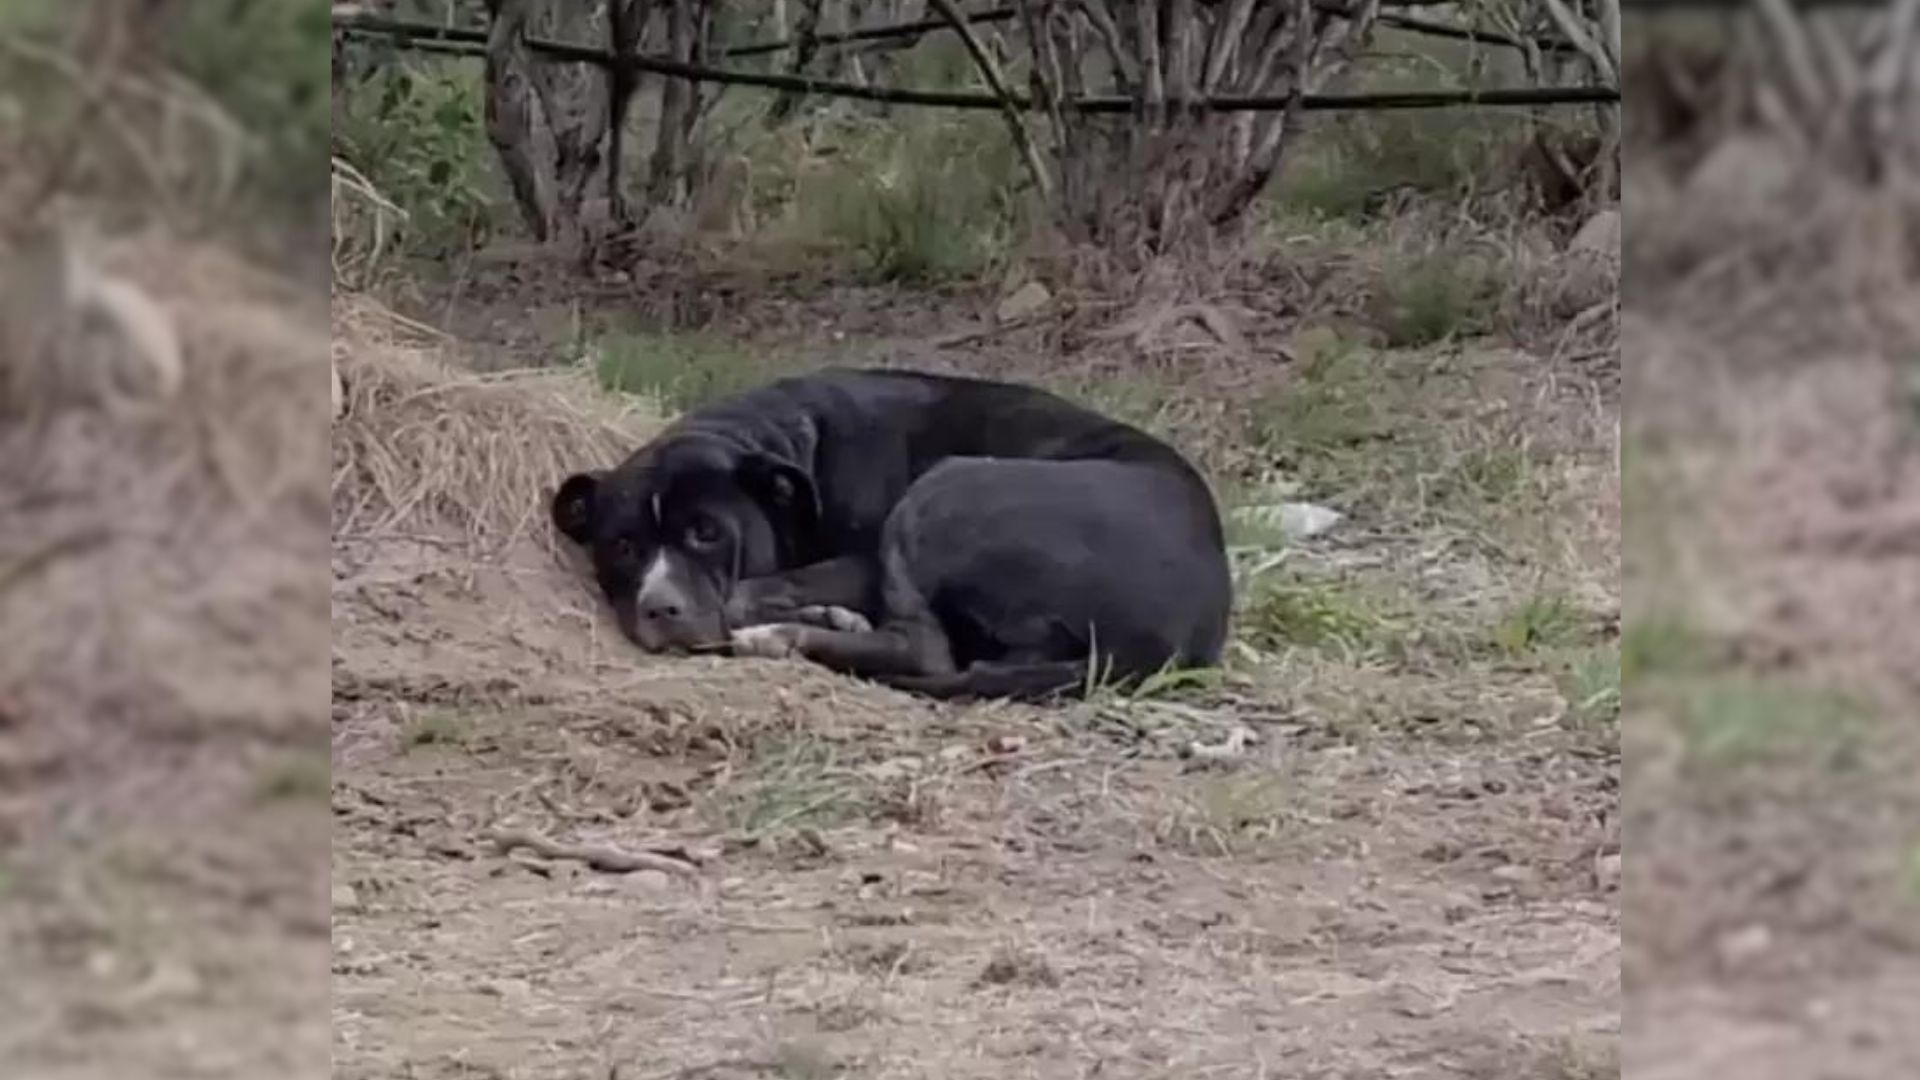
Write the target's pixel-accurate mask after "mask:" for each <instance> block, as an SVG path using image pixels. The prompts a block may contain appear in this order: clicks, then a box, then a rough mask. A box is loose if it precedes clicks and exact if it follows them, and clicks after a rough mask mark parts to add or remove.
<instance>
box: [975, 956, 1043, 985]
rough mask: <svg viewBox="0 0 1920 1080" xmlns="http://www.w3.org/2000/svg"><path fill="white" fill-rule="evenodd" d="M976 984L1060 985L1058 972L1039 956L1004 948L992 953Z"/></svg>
mask: <svg viewBox="0 0 1920 1080" xmlns="http://www.w3.org/2000/svg"><path fill="white" fill-rule="evenodd" d="M976 985H979V986H1036V987H1054V986H1059V985H1060V973H1059V972H1057V971H1055V970H1054V969H1053V965H1052V964H1050V963H1048V962H1047V958H1046V957H1044V956H1042V955H1040V954H1039V953H1037V952H1034V951H1032V950H1030V949H1018V948H1013V947H1011V946H1007V947H1002V948H1000V949H997V950H995V951H994V954H993V956H992V957H991V958H989V959H988V960H987V966H986V967H984V968H981V969H980V978H979V979H978V980H976Z"/></svg>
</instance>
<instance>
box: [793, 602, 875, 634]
mask: <svg viewBox="0 0 1920 1080" xmlns="http://www.w3.org/2000/svg"><path fill="white" fill-rule="evenodd" d="M793 617H794V618H796V619H798V620H800V621H801V622H804V623H808V624H811V625H813V626H824V627H826V628H827V629H829V630H839V631H843V632H845V633H849V634H871V633H872V632H873V624H872V623H870V622H868V621H867V617H866V616H865V615H862V614H860V613H859V612H857V611H854V610H852V609H850V608H843V607H833V606H831V605H826V604H822V605H818V606H815V607H803V608H801V609H800V610H799V611H796V612H794V613H793Z"/></svg>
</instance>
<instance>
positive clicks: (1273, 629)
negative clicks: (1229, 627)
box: [1235, 574, 1389, 649]
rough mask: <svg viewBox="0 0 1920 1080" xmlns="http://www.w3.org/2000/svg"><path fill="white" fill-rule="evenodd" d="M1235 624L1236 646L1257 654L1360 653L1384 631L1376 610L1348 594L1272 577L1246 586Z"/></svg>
mask: <svg viewBox="0 0 1920 1080" xmlns="http://www.w3.org/2000/svg"><path fill="white" fill-rule="evenodd" d="M1235 622H1236V624H1237V629H1238V631H1239V636H1240V638H1241V640H1243V641H1245V642H1247V643H1248V644H1250V645H1252V646H1254V647H1255V648H1261V649H1274V648H1280V647H1285V646H1289V645H1293V646H1305V647H1308V648H1323V647H1329V646H1333V647H1341V648H1345V649H1361V648H1365V647H1367V646H1369V645H1373V644H1378V643H1379V642H1380V641H1381V640H1382V639H1383V638H1384V636H1385V634H1386V631H1387V630H1388V628H1389V627H1388V623H1387V620H1386V619H1385V618H1384V617H1383V616H1382V615H1381V614H1380V613H1379V612H1378V611H1377V610H1376V608H1375V606H1374V605H1373V604H1370V603H1369V602H1368V601H1367V600H1366V598H1364V597H1362V596H1360V595H1359V594H1357V593H1355V592H1354V591H1352V590H1351V589H1348V588H1344V587H1342V586H1341V585H1339V584H1336V583H1334V582H1328V581H1313V580H1308V579H1305V578H1301V577H1297V576H1292V575H1288V576H1281V575H1277V574H1267V575H1263V576H1261V577H1257V578H1255V579H1254V580H1253V581H1252V582H1250V583H1249V585H1248V587H1247V590H1246V591H1245V592H1244V593H1243V594H1242V600H1241V604H1240V610H1239V612H1238V614H1237V616H1236V619H1235Z"/></svg>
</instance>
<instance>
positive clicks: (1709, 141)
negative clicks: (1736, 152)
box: [1628, 0, 1920, 181]
mask: <svg viewBox="0 0 1920 1080" xmlns="http://www.w3.org/2000/svg"><path fill="white" fill-rule="evenodd" d="M1648 20H1649V21H1648V22H1647V23H1646V24H1645V26H1644V29H1643V33H1644V34H1645V38H1644V39H1643V40H1642V41H1639V42H1636V44H1637V45H1639V46H1640V47H1639V48H1637V49H1636V50H1635V52H1636V71H1635V72H1634V74H1635V85H1636V87H1638V88H1639V90H1640V92H1638V93H1636V94H1635V95H1634V96H1632V97H1630V98H1629V99H1628V103H1629V107H1630V110H1631V112H1632V115H1633V116H1634V119H1635V123H1636V124H1637V125H1640V126H1641V127H1642V129H1643V130H1644V132H1645V142H1646V144H1647V145H1648V146H1649V147H1664V148H1674V149H1676V150H1677V151H1678V152H1681V153H1683V154H1684V153H1693V152H1700V151H1702V150H1704V149H1705V148H1707V147H1711V146H1713V145H1716V144H1718V143H1719V142H1720V141H1721V140H1722V139H1723V138H1724V137H1725V136H1726V135H1728V134H1729V133H1731V132H1733V131H1736V130H1742V129H1754V128H1759V129H1764V130H1766V131H1768V132H1770V133H1771V134H1773V135H1774V136H1775V137H1778V138H1781V139H1784V140H1786V141H1787V143H1788V144H1789V145H1791V146H1793V147H1794V148H1796V149H1798V150H1799V151H1801V152H1802V153H1803V154H1804V155H1805V157H1806V159H1807V160H1809V161H1814V160H1818V161H1824V162H1826V163H1828V164H1830V165H1832V166H1835V167H1837V168H1839V169H1840V170H1841V171H1843V172H1847V173H1851V174H1853V175H1854V176H1855V177H1856V178H1858V179H1862V180H1867V181H1880V180H1886V179H1889V178H1891V177H1894V176H1900V175H1904V176H1908V177H1911V176H1914V175H1916V174H1920V0H1885V2H1881V3H1864V2H1860V3H1846V4H1835V3H1799V4H1796V3H1792V2H1789V0H1741V2H1740V3H1730V4H1726V5H1723V6H1721V7H1718V8H1716V9H1710V10H1697V11H1688V12H1682V13H1678V14H1676V15H1665V14H1660V15H1653V14H1650V15H1649V16H1648Z"/></svg>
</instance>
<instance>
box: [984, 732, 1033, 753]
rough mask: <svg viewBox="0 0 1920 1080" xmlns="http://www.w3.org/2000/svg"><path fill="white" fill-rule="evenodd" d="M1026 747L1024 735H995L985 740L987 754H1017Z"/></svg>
mask: <svg viewBox="0 0 1920 1080" xmlns="http://www.w3.org/2000/svg"><path fill="white" fill-rule="evenodd" d="M1026 748H1027V737H1026V736H1025V735H995V736H993V737H992V738H989V739H988V740H987V753H989V754H1003V755H1004V754H1017V753H1019V752H1020V751H1022V750H1025V749H1026Z"/></svg>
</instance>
